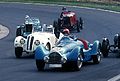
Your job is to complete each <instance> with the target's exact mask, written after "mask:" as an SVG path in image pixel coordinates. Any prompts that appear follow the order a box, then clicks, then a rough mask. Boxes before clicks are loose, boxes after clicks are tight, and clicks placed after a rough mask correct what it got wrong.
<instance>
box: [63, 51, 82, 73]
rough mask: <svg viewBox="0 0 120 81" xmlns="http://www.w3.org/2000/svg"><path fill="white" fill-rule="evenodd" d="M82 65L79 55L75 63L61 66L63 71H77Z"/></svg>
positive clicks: (71, 62)
mask: <svg viewBox="0 0 120 81" xmlns="http://www.w3.org/2000/svg"><path fill="white" fill-rule="evenodd" d="M82 52H83V51H82ZM82 64H83V58H82V54H81V53H80V55H79V56H78V59H77V60H76V61H68V62H67V63H65V64H63V66H62V67H63V69H65V70H73V71H79V70H80V68H81V67H82Z"/></svg>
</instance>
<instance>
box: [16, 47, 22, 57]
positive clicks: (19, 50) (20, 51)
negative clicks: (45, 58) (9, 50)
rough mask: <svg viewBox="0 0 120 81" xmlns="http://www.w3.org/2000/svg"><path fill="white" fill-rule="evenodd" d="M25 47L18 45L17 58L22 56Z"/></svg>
mask: <svg viewBox="0 0 120 81" xmlns="http://www.w3.org/2000/svg"><path fill="white" fill-rule="evenodd" d="M22 52H23V48H22V47H16V48H15V56H16V58H20V57H21V56H22Z"/></svg>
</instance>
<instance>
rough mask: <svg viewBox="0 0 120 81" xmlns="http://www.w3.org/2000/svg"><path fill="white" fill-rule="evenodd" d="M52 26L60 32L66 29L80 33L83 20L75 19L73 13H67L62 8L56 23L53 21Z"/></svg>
mask: <svg viewBox="0 0 120 81" xmlns="http://www.w3.org/2000/svg"><path fill="white" fill-rule="evenodd" d="M53 26H54V27H55V28H56V29H58V30H60V31H61V30H63V29H65V28H67V29H69V30H72V29H76V30H77V32H80V30H82V29H83V20H82V18H81V17H80V18H79V19H77V17H76V14H75V12H72V11H67V10H66V8H64V11H63V12H62V13H61V15H60V18H58V21H54V23H53Z"/></svg>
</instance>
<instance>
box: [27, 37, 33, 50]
mask: <svg viewBox="0 0 120 81" xmlns="http://www.w3.org/2000/svg"><path fill="white" fill-rule="evenodd" d="M33 40H34V37H33V36H29V37H28V39H27V50H32V46H33Z"/></svg>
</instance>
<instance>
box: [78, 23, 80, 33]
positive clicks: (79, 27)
mask: <svg viewBox="0 0 120 81" xmlns="http://www.w3.org/2000/svg"><path fill="white" fill-rule="evenodd" d="M77 32H80V22H79V21H77Z"/></svg>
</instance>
